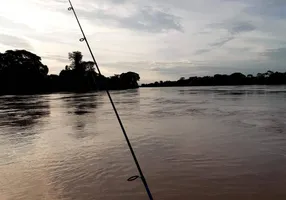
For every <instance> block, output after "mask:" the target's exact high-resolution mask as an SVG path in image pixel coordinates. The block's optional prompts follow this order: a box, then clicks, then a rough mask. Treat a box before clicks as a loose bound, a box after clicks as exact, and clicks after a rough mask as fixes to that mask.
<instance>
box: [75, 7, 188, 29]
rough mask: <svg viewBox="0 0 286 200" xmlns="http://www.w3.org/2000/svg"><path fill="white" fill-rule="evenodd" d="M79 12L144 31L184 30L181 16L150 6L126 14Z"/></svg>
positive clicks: (102, 20) (108, 23)
mask: <svg viewBox="0 0 286 200" xmlns="http://www.w3.org/2000/svg"><path fill="white" fill-rule="evenodd" d="M78 13H79V14H80V15H82V16H84V17H85V18H87V19H88V20H94V19H97V20H100V21H101V22H103V23H104V24H106V25H109V26H116V27H119V28H126V29H130V30H136V31H144V32H152V33H159V32H166V31H170V30H176V31H180V32H183V26H182V24H181V22H180V17H178V16H175V15H173V14H170V13H167V12H165V11H162V10H159V9H155V8H153V7H150V6H145V7H143V8H138V9H137V8H136V9H135V11H133V12H132V13H129V14H128V15H125V16H119V15H116V14H112V12H110V11H109V10H103V9H101V10H100V9H96V10H93V11H87V10H79V11H78Z"/></svg>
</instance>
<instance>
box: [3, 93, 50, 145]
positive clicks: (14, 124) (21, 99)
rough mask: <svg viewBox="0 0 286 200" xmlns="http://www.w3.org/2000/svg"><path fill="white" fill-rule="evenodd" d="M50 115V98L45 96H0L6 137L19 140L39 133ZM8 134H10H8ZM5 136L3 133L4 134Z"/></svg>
mask: <svg viewBox="0 0 286 200" xmlns="http://www.w3.org/2000/svg"><path fill="white" fill-rule="evenodd" d="M49 115H50V105H49V100H48V99H47V98H46V97H45V96H39V95H37V96H3V97H1V98H0V126H1V127H2V130H5V131H3V133H5V134H6V135H5V136H6V137H8V135H10V136H11V138H13V140H15V139H16V138H17V142H19V140H24V139H25V138H32V137H31V136H33V135H35V134H37V133H38V131H37V130H38V129H37V126H41V123H43V121H44V119H45V118H46V119H47V118H48V117H49ZM7 134H8V135H7ZM2 136H3V135H2Z"/></svg>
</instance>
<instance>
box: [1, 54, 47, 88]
mask: <svg viewBox="0 0 286 200" xmlns="http://www.w3.org/2000/svg"><path fill="white" fill-rule="evenodd" d="M48 72H49V69H48V67H47V66H46V65H44V64H42V62H41V57H39V56H37V55H36V54H33V53H31V52H29V51H26V50H15V51H13V50H8V51H6V52H5V53H1V54H0V82H1V86H2V87H1V86H0V87H1V88H0V90H1V92H5V93H31V92H40V91H43V90H45V88H46V86H47V85H46V78H47V74H48Z"/></svg>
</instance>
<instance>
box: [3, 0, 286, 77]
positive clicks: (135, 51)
mask: <svg viewBox="0 0 286 200" xmlns="http://www.w3.org/2000/svg"><path fill="white" fill-rule="evenodd" d="M73 3H74V7H75V9H76V11H77V12H78V16H79V18H80V20H81V22H82V25H83V28H84V30H85V32H86V35H87V37H88V39H89V41H90V44H91V46H92V49H93V50H94V54H95V56H96V59H97V60H98V63H99V65H100V67H101V68H102V72H103V73H104V74H105V75H107V76H109V75H113V74H117V73H121V72H126V71H135V72H138V73H139V74H140V76H141V80H142V81H141V82H150V81H154V80H167V79H171V80H174V79H178V78H180V77H181V76H185V77H189V76H193V75H198V76H201V75H213V74H215V73H227V74H228V73H231V72H236V71H240V72H243V73H254V74H256V73H258V72H264V71H266V70H268V69H270V70H278V71H286V37H285V36H286V20H285V19H286V12H285V10H286V0H73ZM0 4H1V6H0V52H4V51H5V50H7V49H27V50H30V51H32V52H34V53H36V54H37V55H39V56H41V57H42V60H43V63H44V64H46V65H48V67H49V69H50V73H59V72H60V70H61V69H63V68H64V66H65V65H67V64H69V61H68V59H67V55H68V52H71V51H75V50H78V51H82V52H83V54H84V60H90V59H91V57H90V55H89V53H88V51H87V48H86V46H85V44H84V43H81V42H79V39H80V38H81V34H80V31H79V29H78V26H77V24H76V21H75V18H74V16H73V15H72V12H69V11H68V10H67V8H68V7H69V4H68V1H67V0H0Z"/></svg>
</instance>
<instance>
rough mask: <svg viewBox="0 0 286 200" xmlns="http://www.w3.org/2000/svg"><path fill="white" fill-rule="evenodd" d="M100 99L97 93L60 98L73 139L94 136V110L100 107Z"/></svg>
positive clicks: (95, 114) (95, 115)
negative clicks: (71, 129)
mask: <svg viewBox="0 0 286 200" xmlns="http://www.w3.org/2000/svg"><path fill="white" fill-rule="evenodd" d="M102 98H103V96H102V95H100V94H98V93H88V94H71V95H69V96H67V97H64V98H62V101H63V102H64V104H63V105H64V107H65V111H66V112H67V117H68V119H69V124H70V125H71V126H72V128H73V130H74V131H73V133H71V134H72V135H73V136H74V137H76V138H78V139H80V138H85V137H88V136H90V135H94V134H95V133H94V130H93V128H94V126H96V118H97V117H98V116H97V113H96V110H97V109H98V107H99V106H100V105H102ZM100 101H101V102H100Z"/></svg>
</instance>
